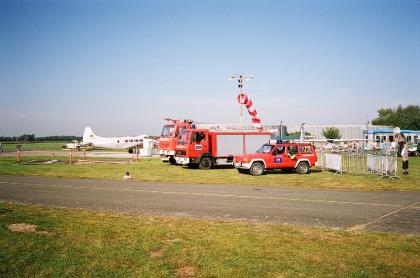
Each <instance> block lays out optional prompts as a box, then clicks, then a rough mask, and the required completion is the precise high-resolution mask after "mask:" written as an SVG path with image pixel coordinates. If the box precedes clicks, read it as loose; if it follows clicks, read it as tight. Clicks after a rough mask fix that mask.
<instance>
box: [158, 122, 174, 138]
mask: <svg viewBox="0 0 420 278" xmlns="http://www.w3.org/2000/svg"><path fill="white" fill-rule="evenodd" d="M174 128H175V127H174V126H173V125H165V126H163V129H162V132H161V134H160V136H162V137H169V136H170V135H171V133H173V132H174Z"/></svg>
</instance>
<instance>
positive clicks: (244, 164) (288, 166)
mask: <svg viewBox="0 0 420 278" xmlns="http://www.w3.org/2000/svg"><path fill="white" fill-rule="evenodd" d="M316 161H317V155H316V151H315V147H314V145H312V144H308V143H282V142H274V143H272V142H271V141H270V143H269V144H264V145H262V146H261V148H260V149H259V150H258V151H257V152H255V153H252V154H245V155H237V156H235V162H234V165H235V168H237V169H238V171H239V172H240V173H250V174H251V175H253V176H260V175H262V174H263V173H264V171H265V170H273V169H282V170H283V171H285V172H289V171H291V170H293V169H295V170H296V172H297V173H299V174H308V173H309V172H310V167H311V166H315V162H316Z"/></svg>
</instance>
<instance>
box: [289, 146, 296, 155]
mask: <svg viewBox="0 0 420 278" xmlns="http://www.w3.org/2000/svg"><path fill="white" fill-rule="evenodd" d="M298 152H299V151H298V148H297V146H294V145H291V146H288V147H287V153H288V154H290V155H294V154H297V153H298Z"/></svg>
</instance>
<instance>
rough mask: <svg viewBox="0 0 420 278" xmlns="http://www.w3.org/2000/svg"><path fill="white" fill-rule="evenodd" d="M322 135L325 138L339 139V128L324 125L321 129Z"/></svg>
mask: <svg viewBox="0 0 420 278" xmlns="http://www.w3.org/2000/svg"><path fill="white" fill-rule="evenodd" d="M322 136H324V137H325V138H326V139H340V138H341V135H340V130H339V129H338V128H336V127H326V128H323V129H322Z"/></svg>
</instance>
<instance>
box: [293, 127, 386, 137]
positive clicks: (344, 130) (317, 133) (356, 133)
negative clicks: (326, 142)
mask: <svg viewBox="0 0 420 278" xmlns="http://www.w3.org/2000/svg"><path fill="white" fill-rule="evenodd" d="M304 127H305V131H306V132H309V133H310V134H311V136H314V139H315V140H323V139H326V138H325V137H324V136H323V135H322V131H323V130H324V129H326V128H328V127H335V128H338V130H339V131H340V135H341V138H342V139H365V133H366V131H367V130H383V129H391V130H392V129H393V128H394V127H392V126H380V125H305V126H304ZM293 130H294V129H293ZM296 130H297V131H298V130H299V128H296Z"/></svg>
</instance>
